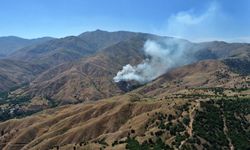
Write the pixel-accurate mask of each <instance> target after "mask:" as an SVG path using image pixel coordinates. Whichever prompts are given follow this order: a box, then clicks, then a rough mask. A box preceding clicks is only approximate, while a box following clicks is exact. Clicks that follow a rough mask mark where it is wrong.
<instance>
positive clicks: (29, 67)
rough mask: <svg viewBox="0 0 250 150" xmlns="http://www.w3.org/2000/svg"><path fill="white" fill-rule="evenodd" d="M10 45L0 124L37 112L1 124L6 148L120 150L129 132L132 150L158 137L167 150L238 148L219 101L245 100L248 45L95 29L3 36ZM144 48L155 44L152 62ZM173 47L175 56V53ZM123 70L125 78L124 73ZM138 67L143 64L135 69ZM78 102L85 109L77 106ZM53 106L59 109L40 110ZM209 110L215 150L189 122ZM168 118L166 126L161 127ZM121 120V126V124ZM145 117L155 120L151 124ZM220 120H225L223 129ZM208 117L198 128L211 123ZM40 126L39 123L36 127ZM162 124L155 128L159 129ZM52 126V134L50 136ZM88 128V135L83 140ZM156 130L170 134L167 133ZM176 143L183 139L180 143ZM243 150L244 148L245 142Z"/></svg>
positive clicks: (1, 69)
mask: <svg viewBox="0 0 250 150" xmlns="http://www.w3.org/2000/svg"><path fill="white" fill-rule="evenodd" d="M1 41H4V40H1V39H0V44H1ZM7 41H8V42H9V43H8V42H7ZM7 41H5V42H2V43H7V45H12V46H13V47H7V46H5V47H6V48H5V47H4V46H1V45H0V47H1V48H2V47H3V48H4V49H2V50H0V52H1V53H2V54H3V56H4V58H2V59H0V83H1V84H0V92H1V97H0V101H1V105H0V106H1V113H2V114H3V115H2V117H1V120H2V121H5V120H8V119H10V118H14V117H23V116H26V115H30V114H33V113H36V112H39V113H37V114H34V115H32V116H31V117H27V118H24V119H18V120H9V121H7V122H3V123H0V130H2V131H3V135H2V136H4V137H0V143H1V142H2V143H1V145H0V146H1V148H3V149H21V148H23V149H32V148H33V149H47V148H48V147H50V148H53V147H55V146H58V145H60V146H62V147H63V148H64V149H67V148H68V147H72V146H73V144H74V143H78V144H79V143H81V142H83V143H84V142H86V143H85V144H86V145H87V146H89V147H91V148H93V149H94V148H96V147H98V148H100V147H103V146H105V147H109V148H111V147H112V145H113V144H114V143H115V144H114V145H113V146H117V147H116V148H117V149H119V148H120V149H124V146H125V145H126V142H127V143H129V141H128V140H124V138H126V137H127V138H128V137H129V135H128V133H129V134H130V135H133V136H132V137H131V138H132V139H133V138H135V139H136V140H138V141H139V142H138V141H133V142H135V143H136V144H137V146H138V144H139V146H140V144H142V143H143V142H146V143H149V146H150V142H149V139H150V138H151V140H152V141H151V146H152V145H153V146H154V144H155V145H157V138H156V137H161V140H162V141H163V143H164V142H165V144H166V145H167V146H168V147H169V148H179V149H181V148H182V146H184V145H185V143H186V146H190V145H191V147H192V146H194V147H196V148H197V149H202V148H204V147H206V146H207V147H210V148H219V149H220V148H226V149H228V148H229V147H230V144H232V143H233V144H232V145H233V146H234V147H237V146H239V145H240V144H242V143H238V141H237V140H235V139H233V138H232V137H233V134H231V133H228V132H231V131H232V132H237V135H238V134H239V133H238V132H240V131H234V129H233V127H231V126H230V125H229V122H230V121H233V120H234V119H235V118H233V119H232V118H230V117H229V116H226V115H224V113H228V112H227V111H229V110H228V109H229V108H228V107H225V105H227V104H228V103H227V102H226V101H224V99H223V97H224V98H235V99H237V98H239V97H240V98H248V96H249V91H250V90H249V87H250V84H249V83H250V82H249V81H250V78H249V74H250V67H249V64H250V44H248V43H226V42H222V41H221V42H220V41H213V42H203V43H192V42H190V41H187V40H184V39H177V38H172V37H164V36H158V35H153V34H147V33H137V32H127V31H117V32H107V31H102V30H96V31H92V32H85V33H82V34H80V35H79V36H69V37H64V38H59V39H52V38H41V39H37V40H24V39H19V38H14V40H13V37H9V40H7ZM12 41H14V42H12ZM148 41H153V42H154V43H153V44H155V43H157V44H156V45H154V46H153V47H152V46H150V45H149V50H152V53H153V54H152V53H145V45H146V44H145V43H147V42H148ZM169 41H172V44H171V45H169V43H166V42H169ZM173 41H175V42H173ZM11 42H12V43H15V44H10V43H11ZM151 44H152V43H151ZM2 45H4V44H2ZM180 45H182V47H181V49H182V50H181V51H179V50H178V49H179V48H180ZM158 48H159V49H158ZM10 49H11V51H8V50H10ZM156 49H158V50H160V52H159V54H157V55H154V52H155V51H153V50H156ZM177 50H178V51H177ZM7 51H8V52H7ZM177 52H178V53H177ZM184 60H188V61H184ZM180 62H183V63H180ZM170 63H173V65H171V66H170V67H168V66H167V67H166V65H169V64H170ZM128 64H129V65H130V66H131V68H130V69H132V71H131V70H129V71H127V70H126V68H125V70H124V66H126V65H128ZM138 64H142V65H144V66H143V67H142V68H140V67H141V66H140V65H138ZM145 66H146V67H145ZM138 68H139V69H138ZM122 69H123V74H122V75H124V74H125V75H126V74H128V76H126V78H121V80H119V82H115V80H114V77H116V76H117V75H118V74H119V73H118V72H119V71H121V70H122ZM143 71H145V72H143ZM147 71H151V72H147ZM131 72H132V75H136V76H140V77H141V76H142V77H145V78H146V79H150V80H144V81H146V82H140V80H137V79H138V78H134V77H132V78H130V77H131V74H130V73H131ZM117 73H118V74H117ZM152 74H153V75H152ZM209 98H211V99H212V98H213V100H214V99H216V100H218V99H220V98H222V99H223V100H222V101H216V102H214V101H213V100H211V101H212V102H211V103H210V101H209V100H208V99H209ZM103 99H104V100H103ZM100 100H102V101H100ZM198 100H200V101H198ZM94 101H100V102H94ZM207 101H209V102H207ZM239 101H240V103H239V106H240V107H242V108H243V107H244V110H246V111H244V112H235V114H237V115H236V116H238V117H239V116H240V117H241V119H239V118H237V117H236V120H237V119H238V121H241V122H244V124H246V126H245V125H239V124H238V122H237V123H235V124H234V125H238V126H239V129H242V130H243V129H244V131H242V134H241V135H242V138H243V139H244V140H242V141H243V144H246V143H247V141H249V140H250V139H249V137H248V135H249V126H248V125H249V121H248V119H249V108H246V107H245V106H244V105H241V104H242V103H244V102H245V101H244V100H242V99H240V100H239ZM82 102H85V103H89V104H85V103H83V104H76V103H82ZM233 102H234V101H233ZM233 102H232V103H233ZM222 103H223V104H224V103H225V105H223V104H222ZM232 103H230V108H231V107H232V105H233V104H232ZM67 104H76V105H67ZM64 105H66V106H64ZM228 105H229V104H228ZM248 105H249V103H247V105H246V106H248ZM52 107H56V108H54V109H49V110H46V109H48V108H52ZM184 107H185V108H184ZM218 107H219V108H220V109H219V108H218ZM166 108H167V109H166ZM206 109H208V111H210V110H209V109H215V112H216V113H219V114H221V117H219V118H215V119H218V120H219V121H218V122H219V123H218V126H216V128H215V129H216V130H217V129H218V134H220V135H217V133H216V134H215V135H213V133H211V134H212V136H215V137H217V138H218V140H221V139H223V138H224V139H225V138H227V140H226V141H224V143H223V144H224V145H223V144H221V143H217V144H216V146H218V147H216V146H215V147H214V145H213V142H214V141H211V139H210V138H208V137H206V136H205V134H203V133H204V132H207V131H203V130H202V131H201V129H200V128H198V126H199V125H200V123H201V121H202V120H199V118H196V117H197V116H195V114H199V115H200V116H198V117H204V116H202V115H203V114H204V113H205V114H206V113H207V111H205V110H206ZM42 110H45V111H42ZM40 111H42V112H40ZM51 114H54V115H51ZM170 114H171V116H172V119H169V120H168V119H167V118H169V116H170ZM230 114H231V113H230ZM166 116H167V117H166ZM215 116H217V117H218V116H220V115H215ZM120 117H125V118H124V119H120V120H119V118H120ZM185 117H188V118H189V121H190V122H189V123H187V124H185V123H184V124H183V123H181V122H182V121H183V119H184V118H185ZM213 117H214V116H213ZM145 118H147V119H149V120H147V119H145ZM152 118H158V121H157V119H152ZM225 118H226V119H228V121H229V122H226V121H224V122H223V119H225ZM150 119H152V120H151V121H150ZM164 119H165V121H163V120H164ZM209 119H211V118H205V119H204V120H206V121H208V122H209V121H210V120H209ZM37 120H41V121H40V122H39V123H37V124H35V123H36V122H37ZM143 120H145V121H143ZM171 120H172V121H171ZM147 121H148V122H147ZM137 122H139V123H138V124H137ZM157 122H158V123H157ZM170 122H171V125H169V126H171V127H170V128H171V129H172V128H177V127H176V126H178V128H179V127H180V126H181V125H182V126H184V127H183V128H182V129H180V130H178V129H175V130H176V131H171V133H168V132H169V130H170V129H167V127H166V126H167V124H169V123H170ZM184 122H185V121H184ZM193 122H194V126H195V127H194V128H195V129H193ZM19 123H21V124H19ZM223 123H224V124H223ZM159 124H161V125H162V126H161V127H159ZM210 125H211V124H210V122H209V124H208V126H209V127H210ZM28 126H30V127H28ZM49 126H50V127H51V128H50V129H47V128H48V127H49ZM172 126H173V127H172ZM225 126H226V127H227V128H229V129H228V130H229V131H228V132H227V131H224V130H223V128H226V127H225ZM184 128H185V129H184ZM211 128H212V125H211ZM221 128H222V129H221ZM34 129H35V130H34ZM90 129H91V132H88V131H89V130H90ZM132 129H133V131H132ZM163 130H167V131H166V133H165V131H164V132H163ZM204 130H205V129H204ZM151 132H152V133H151ZM172 132H174V133H172ZM193 132H194V135H193ZM155 134H157V135H155ZM158 134H160V135H158ZM17 135H18V136H17ZM221 135H223V136H222V137H221ZM15 136H17V138H14V137H15ZM179 136H183V137H182V138H181V139H182V140H180V139H179V138H180V137H179ZM24 137H26V138H24ZM183 138H184V139H183ZM193 138H194V139H195V140H197V139H198V140H200V142H201V143H202V144H197V143H199V142H197V141H195V142H194V141H193V142H194V143H195V144H194V145H192V141H189V140H192V139H193ZM47 139H48V140H47ZM83 139H84V140H83ZM132 139H131V140H132ZM135 139H133V140H135ZM228 139H229V140H228ZM103 140H104V141H105V142H106V144H105V143H104V141H103ZM158 140H159V139H158ZM173 140H175V143H174V144H173ZM115 141H116V142H115ZM122 141H123V142H122ZM119 142H120V143H119ZM158 142H159V141H158ZM11 143H24V144H23V145H22V144H17V145H18V146H17V147H16V148H13V147H12V144H11ZM83 143H82V144H83ZM112 143H113V144H112ZM130 144H131V143H130ZM158 144H159V143H158ZM161 144H162V143H161ZM128 145H129V144H128ZM166 145H164V146H166ZM79 147H80V145H79ZM242 147H243V148H249V146H247V144H246V145H243V146H242ZM163 149H165V148H163Z"/></svg>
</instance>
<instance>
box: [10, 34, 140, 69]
mask: <svg viewBox="0 0 250 150" xmlns="http://www.w3.org/2000/svg"><path fill="white" fill-rule="evenodd" d="M136 34H137V33H132V32H125V31H124V32H106V31H101V30H96V31H93V32H85V33H83V34H81V35H79V36H69V37H65V38H61V39H56V40H52V41H49V42H47V43H44V44H39V45H34V46H30V47H25V48H23V49H20V50H19V51H16V52H15V53H13V54H12V55H11V56H10V57H11V58H14V59H17V60H25V61H28V62H35V63H38V64H45V65H48V66H55V65H58V64H61V63H65V62H69V61H75V60H77V59H80V58H81V57H84V56H89V55H92V54H95V53H96V52H98V51H100V50H102V49H104V48H106V47H108V46H111V45H114V44H116V43H119V42H121V41H126V40H128V39H130V38H132V37H134V36H135V35H136Z"/></svg>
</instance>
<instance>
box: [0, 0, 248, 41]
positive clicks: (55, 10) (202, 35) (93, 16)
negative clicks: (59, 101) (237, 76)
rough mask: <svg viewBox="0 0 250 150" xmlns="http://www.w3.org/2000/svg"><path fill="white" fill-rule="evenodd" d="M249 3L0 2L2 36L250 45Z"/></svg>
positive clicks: (132, 0)
mask: <svg viewBox="0 0 250 150" xmlns="http://www.w3.org/2000/svg"><path fill="white" fill-rule="evenodd" d="M249 27H250V0H0V36H10V35H14V36H19V37H23V38H37V37H43V36H52V37H65V36H69V35H79V34H80V33H83V32H85V31H93V30H96V29H101V30H107V31H118V30H126V31H136V32H146V33H153V34H159V35H164V36H174V37H180V38H184V39H188V40H191V41H197V42H200V41H209V40H224V41H228V42H250V29H249Z"/></svg>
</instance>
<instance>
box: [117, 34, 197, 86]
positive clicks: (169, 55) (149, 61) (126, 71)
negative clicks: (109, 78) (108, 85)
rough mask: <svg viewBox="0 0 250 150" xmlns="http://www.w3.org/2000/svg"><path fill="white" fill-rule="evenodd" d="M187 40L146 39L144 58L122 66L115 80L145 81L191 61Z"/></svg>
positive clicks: (142, 82) (141, 82)
mask: <svg viewBox="0 0 250 150" xmlns="http://www.w3.org/2000/svg"><path fill="white" fill-rule="evenodd" d="M187 49H189V42H187V41H184V40H179V39H172V38H168V39H166V40H164V41H152V40H148V41H146V42H145V44H144V48H143V50H144V53H145V55H146V59H145V60H143V62H142V63H140V64H138V65H136V66H131V65H130V64H127V65H125V66H123V68H122V70H120V71H119V72H118V73H117V75H116V76H115V77H114V81H115V82H120V81H137V82H139V83H140V84H144V83H147V82H149V81H152V80H154V79H155V78H157V77H159V76H161V75H162V74H164V73H166V72H167V71H168V70H169V69H171V68H175V67H178V66H182V65H185V64H188V63H191V62H193V60H194V59H193V58H192V57H191V55H190V51H187Z"/></svg>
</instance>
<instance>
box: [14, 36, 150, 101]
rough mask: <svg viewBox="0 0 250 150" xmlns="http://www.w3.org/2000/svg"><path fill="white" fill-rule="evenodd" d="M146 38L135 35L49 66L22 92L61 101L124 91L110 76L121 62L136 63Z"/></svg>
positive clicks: (92, 98) (99, 97) (91, 98)
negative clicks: (72, 59) (101, 48)
mask: <svg viewBox="0 0 250 150" xmlns="http://www.w3.org/2000/svg"><path fill="white" fill-rule="evenodd" d="M145 40H146V38H142V37H135V38H132V39H131V40H128V41H124V42H120V43H118V44H115V45H112V46H110V47H108V48H106V49H104V50H102V51H100V52H98V53H97V54H96V55H93V56H90V57H86V58H83V59H81V60H79V61H76V62H72V63H65V64H62V65H59V66H56V67H54V68H51V69H49V70H47V71H45V72H44V73H42V74H41V75H39V76H38V77H37V78H36V79H35V80H33V81H32V82H31V84H30V86H28V87H27V88H24V89H23V91H24V95H32V96H41V95H42V96H46V97H51V98H52V99H57V100H60V102H59V103H64V101H68V102H70V101H72V102H77V101H78V102H79V101H81V102H82V101H89V100H98V99H101V98H107V97H110V96H112V95H116V94H120V93H123V92H122V91H121V90H120V89H119V87H117V85H116V84H115V83H114V82H113V77H114V76H115V74H116V72H117V71H118V70H119V69H120V68H121V67H122V66H123V65H126V64H128V63H132V64H138V63H139V62H140V61H142V60H143V58H144V56H143V53H142V51H138V49H141V48H142V47H143V44H144V42H145ZM107 87H108V88H107ZM18 93H19V94H20V91H19V92H18Z"/></svg>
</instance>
